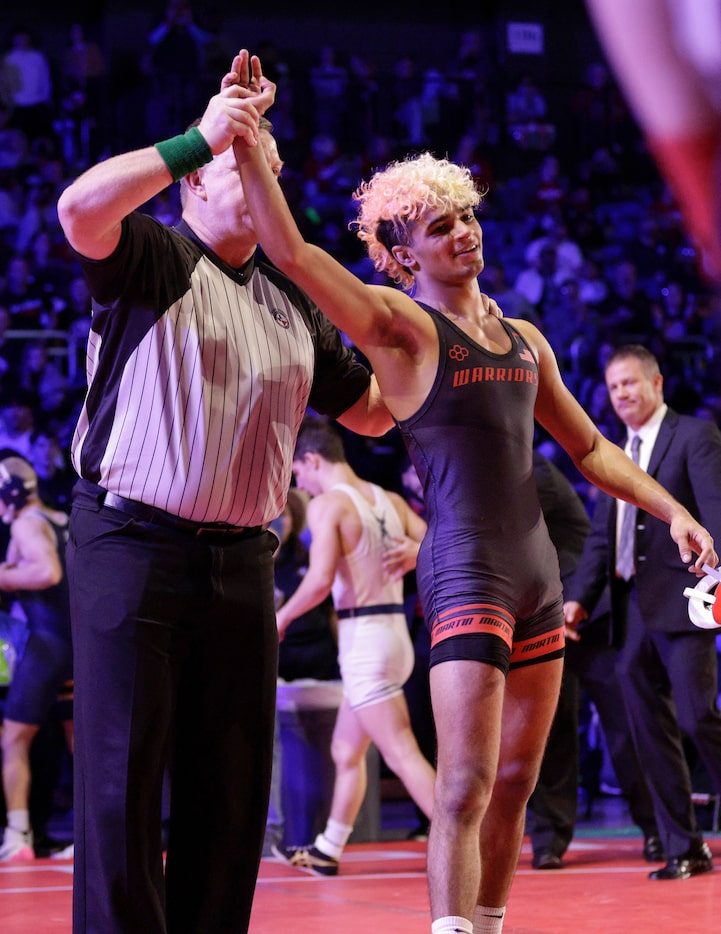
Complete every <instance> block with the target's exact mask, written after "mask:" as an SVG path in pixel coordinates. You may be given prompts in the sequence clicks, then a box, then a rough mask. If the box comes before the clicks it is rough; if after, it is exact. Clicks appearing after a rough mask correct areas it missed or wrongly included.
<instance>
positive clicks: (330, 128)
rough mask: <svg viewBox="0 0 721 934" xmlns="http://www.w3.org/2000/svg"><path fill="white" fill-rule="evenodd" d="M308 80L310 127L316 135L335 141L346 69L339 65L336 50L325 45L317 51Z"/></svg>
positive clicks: (343, 107)
mask: <svg viewBox="0 0 721 934" xmlns="http://www.w3.org/2000/svg"><path fill="white" fill-rule="evenodd" d="M309 78H310V88H311V95H312V100H313V109H312V118H311V119H312V126H313V128H314V130H315V132H316V133H322V134H325V135H329V136H333V137H335V138H338V136H339V135H340V133H341V132H342V129H343V118H344V116H345V110H346V100H345V93H346V89H347V87H348V69H347V68H346V67H345V65H343V64H341V61H340V57H339V55H338V52H337V51H336V49H334V48H332V47H331V46H328V45H326V46H324V47H323V48H322V49H321V50H320V53H319V56H318V61H317V62H316V63H315V64H314V65H311V67H310V71H309Z"/></svg>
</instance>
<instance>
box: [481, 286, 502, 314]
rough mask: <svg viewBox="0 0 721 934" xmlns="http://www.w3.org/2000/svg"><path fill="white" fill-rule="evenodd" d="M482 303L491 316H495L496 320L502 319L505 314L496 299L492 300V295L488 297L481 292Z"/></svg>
mask: <svg viewBox="0 0 721 934" xmlns="http://www.w3.org/2000/svg"><path fill="white" fill-rule="evenodd" d="M481 301H482V302H483V307H484V309H485V310H486V312H487V313H488V314H489V315H493V317H494V318H502V317H503V312H502V311H501V309H500V308H499V306H498V303H497V302H496V300H495V298H491V296H490V295H486V293H485V292H481Z"/></svg>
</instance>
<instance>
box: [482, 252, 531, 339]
mask: <svg viewBox="0 0 721 934" xmlns="http://www.w3.org/2000/svg"><path fill="white" fill-rule="evenodd" d="M480 283H481V289H482V290H483V291H484V292H486V294H487V295H490V296H491V298H493V299H495V301H496V302H497V303H498V305H499V307H500V309H501V311H502V312H503V314H504V317H506V318H523V319H524V320H526V321H530V322H531V323H532V324H535V325H536V327H540V326H541V319H540V316H539V315H538V313H537V311H536V309H535V307H534V306H533V305H532V304H531V302H529V301H528V299H527V298H526V296H525V295H524V294H523V293H522V292H519V291H518V289H516V288H514V287H513V286H512V285H510V284H509V283H508V281H507V280H506V270H505V267H504V266H503V264H502V263H486V264H485V266H484V267H483V272H482V273H481V278H480Z"/></svg>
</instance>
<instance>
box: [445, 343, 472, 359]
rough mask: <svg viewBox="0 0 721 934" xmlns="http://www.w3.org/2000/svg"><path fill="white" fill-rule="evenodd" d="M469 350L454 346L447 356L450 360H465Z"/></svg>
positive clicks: (457, 345)
mask: <svg viewBox="0 0 721 934" xmlns="http://www.w3.org/2000/svg"><path fill="white" fill-rule="evenodd" d="M469 353H470V350H469V349H468V348H467V347H462V346H461V345H460V344H454V345H453V346H452V347H451V349H450V350H449V351H448V356H449V357H450V358H451V360H465V359H466V357H467V356H468V354H469Z"/></svg>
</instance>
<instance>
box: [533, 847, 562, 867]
mask: <svg viewBox="0 0 721 934" xmlns="http://www.w3.org/2000/svg"><path fill="white" fill-rule="evenodd" d="M532 865H533V868H534V869H563V860H562V859H561V857H560V856H556V854H555V853H551V852H549V851H548V850H540V851H539V852H538V853H534V854H533V861H532Z"/></svg>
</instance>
